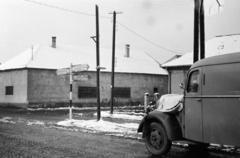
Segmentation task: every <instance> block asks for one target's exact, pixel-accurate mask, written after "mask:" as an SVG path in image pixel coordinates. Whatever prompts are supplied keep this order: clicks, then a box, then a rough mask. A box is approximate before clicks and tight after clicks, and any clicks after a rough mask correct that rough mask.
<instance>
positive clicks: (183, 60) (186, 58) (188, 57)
mask: <svg viewBox="0 0 240 158" xmlns="http://www.w3.org/2000/svg"><path fill="white" fill-rule="evenodd" d="M192 64H193V53H186V54H184V55H182V56H181V57H179V58H177V59H174V60H171V61H170V62H167V63H165V64H162V67H179V66H191V65H192Z"/></svg>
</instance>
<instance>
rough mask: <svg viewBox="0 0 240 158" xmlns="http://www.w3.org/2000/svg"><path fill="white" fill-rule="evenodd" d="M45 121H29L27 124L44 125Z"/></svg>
mask: <svg viewBox="0 0 240 158" xmlns="http://www.w3.org/2000/svg"><path fill="white" fill-rule="evenodd" d="M44 124H45V123H44V122H42V121H38V120H34V121H27V125H28V126H31V125H44Z"/></svg>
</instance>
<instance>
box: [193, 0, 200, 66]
mask: <svg viewBox="0 0 240 158" xmlns="http://www.w3.org/2000/svg"><path fill="white" fill-rule="evenodd" d="M199 6H200V3H199V0H194V36H193V40H194V42H193V63H195V62H197V61H198V52H199V13H200V7H199Z"/></svg>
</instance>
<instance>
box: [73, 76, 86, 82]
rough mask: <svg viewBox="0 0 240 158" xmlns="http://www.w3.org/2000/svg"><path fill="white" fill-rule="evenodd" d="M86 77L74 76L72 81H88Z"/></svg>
mask: <svg viewBox="0 0 240 158" xmlns="http://www.w3.org/2000/svg"><path fill="white" fill-rule="evenodd" d="M88 77H89V76H88V75H74V76H73V80H74V81H88Z"/></svg>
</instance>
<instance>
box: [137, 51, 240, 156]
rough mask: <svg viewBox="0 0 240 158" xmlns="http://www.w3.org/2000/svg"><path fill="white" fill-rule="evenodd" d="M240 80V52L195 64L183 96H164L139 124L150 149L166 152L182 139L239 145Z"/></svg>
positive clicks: (152, 151) (187, 78)
mask: <svg viewBox="0 0 240 158" xmlns="http://www.w3.org/2000/svg"><path fill="white" fill-rule="evenodd" d="M239 81H240V53H232V54H227V55H220V56H215V57H210V58H206V59H203V60H200V61H198V62H196V63H195V64H193V65H192V67H191V68H190V70H189V71H188V74H187V77H186V79H185V83H184V85H185V86H184V94H183V95H182V97H180V96H179V97H176V95H173V94H171V95H165V96H162V97H161V98H160V100H159V101H158V103H157V104H158V108H157V109H156V110H154V111H152V112H150V113H149V114H148V115H146V116H145V117H144V119H143V120H142V122H141V123H140V125H139V129H138V132H143V138H144V140H145V143H146V147H147V149H148V150H149V151H150V153H152V154H153V155H162V154H165V153H167V152H168V150H169V149H170V147H171V144H172V142H173V141H180V140H187V141H194V142H198V143H204V144H209V143H214V144H224V145H233V146H240V123H239V121H240V115H239V111H240V82H239ZM170 104H172V105H170ZM174 104H175V105H174Z"/></svg>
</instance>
